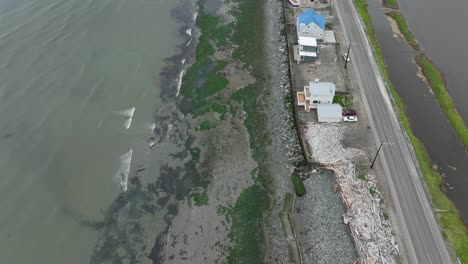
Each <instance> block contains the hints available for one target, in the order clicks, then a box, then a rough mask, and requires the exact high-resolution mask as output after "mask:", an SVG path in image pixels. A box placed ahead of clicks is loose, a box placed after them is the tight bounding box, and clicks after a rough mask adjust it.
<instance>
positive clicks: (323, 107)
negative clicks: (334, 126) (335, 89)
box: [317, 104, 342, 119]
mask: <svg viewBox="0 0 468 264" xmlns="http://www.w3.org/2000/svg"><path fill="white" fill-rule="evenodd" d="M341 111H342V108H341V105H339V104H319V105H318V106H317V115H318V116H319V119H322V118H338V119H341V115H342V112H341Z"/></svg>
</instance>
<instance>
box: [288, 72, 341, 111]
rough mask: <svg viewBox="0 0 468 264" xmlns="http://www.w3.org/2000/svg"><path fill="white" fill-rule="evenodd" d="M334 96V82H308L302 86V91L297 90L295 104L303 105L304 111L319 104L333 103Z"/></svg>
mask: <svg viewBox="0 0 468 264" xmlns="http://www.w3.org/2000/svg"><path fill="white" fill-rule="evenodd" d="M334 96H335V84H334V83H332V82H319V81H318V79H317V80H316V81H314V82H309V86H304V91H303V92H297V105H299V106H304V110H305V111H306V112H310V109H316V108H317V106H318V105H320V104H331V103H333V97H334Z"/></svg>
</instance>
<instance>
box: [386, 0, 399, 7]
mask: <svg viewBox="0 0 468 264" xmlns="http://www.w3.org/2000/svg"><path fill="white" fill-rule="evenodd" d="M383 4H384V6H386V7H389V8H393V9H398V8H400V7H399V6H398V2H397V0H383Z"/></svg>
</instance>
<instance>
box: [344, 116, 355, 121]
mask: <svg viewBox="0 0 468 264" xmlns="http://www.w3.org/2000/svg"><path fill="white" fill-rule="evenodd" d="M343 121H345V122H357V116H344V117H343Z"/></svg>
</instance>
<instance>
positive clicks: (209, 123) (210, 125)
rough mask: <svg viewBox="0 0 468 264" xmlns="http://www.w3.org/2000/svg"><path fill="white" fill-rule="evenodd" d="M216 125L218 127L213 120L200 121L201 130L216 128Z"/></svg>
mask: <svg viewBox="0 0 468 264" xmlns="http://www.w3.org/2000/svg"><path fill="white" fill-rule="evenodd" d="M215 127H216V124H215V123H213V122H212V121H210V120H203V121H202V122H201V123H200V127H199V130H201V131H207V130H210V129H212V128H215Z"/></svg>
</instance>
